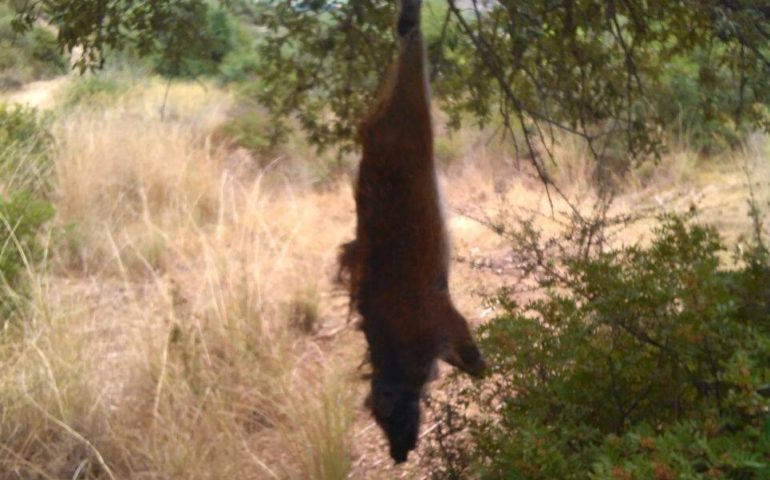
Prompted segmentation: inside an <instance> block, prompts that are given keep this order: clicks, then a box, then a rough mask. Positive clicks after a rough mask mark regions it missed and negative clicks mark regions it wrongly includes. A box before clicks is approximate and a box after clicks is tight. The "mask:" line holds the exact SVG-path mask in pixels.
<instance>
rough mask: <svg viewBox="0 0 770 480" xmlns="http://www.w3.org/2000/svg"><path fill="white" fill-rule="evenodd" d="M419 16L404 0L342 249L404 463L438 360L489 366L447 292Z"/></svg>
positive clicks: (376, 404) (367, 127) (471, 367)
mask: <svg viewBox="0 0 770 480" xmlns="http://www.w3.org/2000/svg"><path fill="white" fill-rule="evenodd" d="M419 21H420V0H402V1H401V13H400V15H399V19H398V24H397V32H398V35H399V41H400V54H399V57H398V59H397V60H396V62H395V64H394V65H393V66H392V68H391V72H390V76H389V79H388V81H387V82H386V84H385V85H384V87H383V89H382V92H381V94H380V98H379V100H378V102H377V103H376V105H375V106H374V108H373V110H372V112H371V113H370V114H369V116H368V117H367V118H366V119H365V120H364V121H363V122H362V123H361V125H360V130H359V138H360V141H361V145H362V147H363V158H362V160H361V164H360V168H359V173H358V181H357V184H356V193H355V196H356V214H357V227H356V240H354V241H353V242H350V243H347V244H345V245H343V247H342V251H341V254H340V268H341V271H343V272H346V273H347V275H348V281H349V285H350V294H351V302H352V305H353V306H355V308H356V309H357V310H358V312H359V313H360V314H361V317H362V330H363V331H364V334H365V336H366V340H367V342H368V344H369V350H370V357H371V362H372V366H373V374H372V379H371V388H372V392H371V395H370V397H369V401H368V405H369V407H370V408H371V409H372V412H373V414H374V417H375V419H376V421H377V423H378V424H379V425H380V427H382V429H383V430H384V431H385V433H386V434H387V437H388V440H389V442H390V454H391V456H392V457H393V459H394V460H396V462H402V461H405V460H406V458H407V454H408V452H409V450H412V449H413V448H414V447H415V445H416V443H417V434H418V431H419V422H420V408H419V400H420V396H421V393H422V389H423V386H424V385H425V383H426V382H427V381H428V379H429V377H430V375H431V371H432V370H433V368H434V363H435V361H436V359H437V358H442V359H444V360H445V361H447V362H449V363H451V364H452V365H454V366H456V367H458V368H460V369H462V370H464V371H466V372H468V373H470V374H473V375H479V374H480V373H481V372H482V371H483V369H484V362H483V361H482V359H481V356H480V354H479V351H478V349H477V348H476V345H475V344H474V342H473V339H472V338H471V334H470V330H469V328H468V324H467V322H466V320H465V318H464V317H463V316H462V315H461V314H460V313H459V312H458V311H457V310H456V309H455V307H454V305H453V304H452V300H451V298H450V296H449V290H448V285H447V283H448V275H449V240H448V237H447V232H446V226H445V223H444V218H443V213H442V209H441V205H440V193H439V190H438V183H437V179H436V169H435V164H434V160H433V131H432V126H431V115H430V94H429V92H428V86H427V79H426V73H425V65H424V61H425V47H424V45H423V39H422V34H421V33H420V28H419Z"/></svg>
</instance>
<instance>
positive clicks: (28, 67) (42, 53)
mask: <svg viewBox="0 0 770 480" xmlns="http://www.w3.org/2000/svg"><path fill="white" fill-rule="evenodd" d="M14 18H15V12H14V10H13V9H12V8H10V7H9V6H8V5H7V4H6V3H5V2H0V90H6V89H12V88H19V87H21V86H22V85H23V84H24V83H27V82H30V81H33V80H40V79H44V78H50V77H53V76H56V75H60V74H62V73H64V72H66V71H67V68H68V63H67V59H66V57H65V56H64V55H63V54H62V52H61V50H60V48H59V47H58V45H57V44H56V36H55V35H54V34H53V33H51V32H50V31H48V30H46V29H45V28H43V27H40V26H35V27H34V28H33V29H32V31H31V32H29V33H28V34H26V35H20V34H18V33H17V32H15V31H14V30H13V27H12V26H11V21H12V20H13V19H14Z"/></svg>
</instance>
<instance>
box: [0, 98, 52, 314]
mask: <svg viewBox="0 0 770 480" xmlns="http://www.w3.org/2000/svg"><path fill="white" fill-rule="evenodd" d="M52 145H53V136H52V135H51V133H50V131H49V129H48V118H47V117H45V116H40V115H38V113H37V112H36V111H35V110H34V109H31V108H26V107H22V106H19V105H15V106H8V105H4V104H0V278H1V279H2V281H0V285H1V286H2V287H0V327H1V326H2V324H3V323H4V322H5V320H6V318H7V316H8V314H9V313H10V311H11V308H12V307H13V306H14V304H15V302H14V301H13V299H14V298H15V296H16V294H18V293H19V292H21V291H23V285H22V282H21V273H22V272H23V271H24V270H25V269H26V267H27V266H33V265H34V264H35V263H36V262H37V261H39V260H40V259H41V257H42V254H43V251H44V248H43V244H42V241H41V239H40V238H39V232H40V230H41V229H42V227H43V225H44V224H45V222H47V221H48V220H49V219H51V217H52V216H53V206H52V205H51V203H50V202H49V201H48V200H47V196H48V187H49V186H50V170H51V165H52V159H51V149H52Z"/></svg>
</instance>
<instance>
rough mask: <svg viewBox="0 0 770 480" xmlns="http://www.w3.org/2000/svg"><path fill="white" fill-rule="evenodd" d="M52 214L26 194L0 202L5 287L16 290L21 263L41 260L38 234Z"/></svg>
mask: <svg viewBox="0 0 770 480" xmlns="http://www.w3.org/2000/svg"><path fill="white" fill-rule="evenodd" d="M53 213H54V211H53V206H52V205H51V204H50V203H49V202H46V201H44V200H41V199H39V198H37V197H36V196H35V195H33V194H32V193H30V192H26V191H18V192H14V193H12V194H11V195H10V196H9V197H8V198H4V199H0V241H2V243H1V244H0V275H2V279H3V282H4V283H5V284H6V285H10V286H11V287H16V286H17V284H18V280H19V274H20V273H21V272H22V271H23V270H24V268H25V264H29V265H33V264H34V263H35V262H37V261H39V260H40V259H41V258H42V255H43V251H44V250H43V246H42V243H41V242H40V239H39V238H38V232H39V231H40V229H41V228H42V227H43V224H45V222H47V221H48V220H50V219H51V218H52V217H53ZM0 298H1V297H0ZM0 303H1V301H0Z"/></svg>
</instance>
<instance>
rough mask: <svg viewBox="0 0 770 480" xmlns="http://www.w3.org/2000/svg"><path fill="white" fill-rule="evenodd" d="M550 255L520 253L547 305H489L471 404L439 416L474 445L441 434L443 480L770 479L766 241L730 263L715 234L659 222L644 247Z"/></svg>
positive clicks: (498, 301)
mask: <svg viewBox="0 0 770 480" xmlns="http://www.w3.org/2000/svg"><path fill="white" fill-rule="evenodd" d="M518 238H519V239H524V240H526V241H527V242H531V243H530V245H532V246H533V245H536V244H537V245H542V243H541V239H540V237H539V236H538V234H537V233H536V232H534V230H532V229H530V230H529V232H528V233H527V232H525V234H523V235H522V236H519V237H518ZM564 241H568V240H566V237H565V239H564ZM572 241H573V242H575V240H572ZM524 243H526V242H524ZM546 243H548V242H546ZM574 245H576V244H575V243H573V246H574ZM577 246H578V247H580V245H577ZM551 247H554V244H553V243H551V244H549V245H548V247H547V248H551ZM556 248H557V250H560V251H561V252H563V254H557V255H556V256H554V257H551V258H550V260H548V256H545V257H543V256H542V255H541V254H542V253H544V250H542V249H539V247H538V248H533V252H534V251H539V252H540V253H539V254H533V255H530V256H525V257H524V262H523V265H525V266H528V268H530V271H532V272H535V273H536V276H537V280H538V283H539V284H540V285H541V286H546V287H547V290H546V292H545V295H544V296H543V298H540V299H537V300H532V301H530V302H529V303H527V304H526V305H523V306H521V305H518V304H517V303H515V302H513V301H511V300H510V297H509V295H508V294H507V293H506V292H502V293H501V294H500V295H499V296H497V297H496V298H495V299H493V301H494V303H495V305H497V307H498V308H499V312H500V314H499V315H498V316H497V318H495V319H494V320H492V321H490V322H489V323H488V324H486V325H484V326H483V327H481V328H480V330H479V334H480V346H481V348H482V350H483V352H484V354H485V356H486V359H487V361H488V363H489V366H490V375H489V376H488V378H487V379H486V380H485V381H482V382H478V383H475V384H473V385H470V386H466V387H463V390H464V391H463V392H462V393H461V395H458V397H457V398H463V399H465V400H464V402H466V404H467V403H473V404H474V408H470V409H466V410H464V411H465V412H466V413H464V414H463V413H461V414H460V416H459V417H457V414H455V416H454V418H447V415H444V417H445V418H444V424H446V425H451V424H453V425H454V429H455V430H458V431H463V430H464V431H466V432H467V435H468V438H467V439H466V440H465V441H462V442H455V443H454V444H452V443H451V442H449V439H448V438H438V439H437V441H438V442H439V445H441V446H442V448H441V449H437V450H436V452H437V453H438V455H439V457H441V458H442V459H443V463H442V465H441V467H440V468H439V469H437V470H436V472H437V474H436V476H438V477H441V476H444V477H454V478H460V477H461V478H467V477H478V478H507V479H543V480H551V479H565V480H567V479H628V480H631V479H638V480H642V479H658V480H666V479H700V478H702V479H707V478H729V479H757V480H760V479H766V478H770V398H768V396H770V388H768V386H767V385H768V383H770V261H769V260H770V257H769V256H768V252H767V249H766V248H765V247H764V244H763V242H762V239H761V238H757V239H756V241H755V242H754V245H753V247H751V248H749V249H748V250H747V251H746V252H745V253H743V254H742V255H741V256H736V257H735V258H734V261H733V262H728V261H727V259H729V255H728V252H727V250H726V248H725V247H724V245H723V243H722V241H721V239H720V237H719V235H718V234H717V232H716V231H715V230H714V229H712V228H709V227H704V226H700V225H697V224H694V223H692V222H690V221H687V220H685V219H682V218H677V217H665V218H663V219H662V220H661V223H660V225H659V226H658V228H657V229H656V230H655V237H654V239H653V241H652V244H651V245H650V246H648V247H641V246H630V247H624V248H618V249H613V250H609V251H605V252H601V251H600V252H598V253H595V254H591V255H586V254H585V252H586V250H583V249H582V248H575V249H574V250H573V253H574V252H581V251H582V253H575V254H573V253H569V251H570V249H569V248H565V247H564V245H561V246H558V247H556ZM728 265H730V266H728ZM460 411H461V412H462V411H463V409H461V408H460ZM468 412H473V414H471V413H468ZM444 433H446V429H444Z"/></svg>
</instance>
